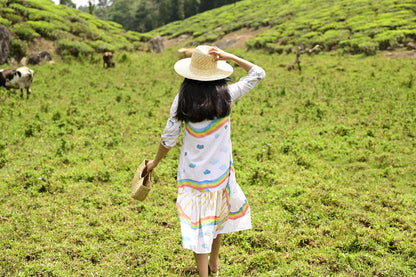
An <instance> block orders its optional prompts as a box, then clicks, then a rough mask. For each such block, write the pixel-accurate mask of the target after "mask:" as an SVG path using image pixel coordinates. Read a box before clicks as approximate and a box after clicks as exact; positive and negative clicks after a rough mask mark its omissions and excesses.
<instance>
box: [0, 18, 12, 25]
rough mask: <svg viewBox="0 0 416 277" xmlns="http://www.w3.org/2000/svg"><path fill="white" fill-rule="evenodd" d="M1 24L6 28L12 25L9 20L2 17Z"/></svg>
mask: <svg viewBox="0 0 416 277" xmlns="http://www.w3.org/2000/svg"><path fill="white" fill-rule="evenodd" d="M0 24H2V25H4V26H6V27H10V26H11V25H12V23H11V22H10V21H9V20H8V19H6V18H3V17H0Z"/></svg>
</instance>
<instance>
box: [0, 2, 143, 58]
mask: <svg viewBox="0 0 416 277" xmlns="http://www.w3.org/2000/svg"><path fill="white" fill-rule="evenodd" d="M0 24H3V25H4V26H6V27H7V28H8V29H9V30H10V31H11V33H12V36H13V40H12V53H11V56H13V57H17V58H20V57H23V56H25V55H27V54H29V53H28V52H30V49H31V48H36V45H37V44H40V43H45V41H49V42H54V45H55V46H54V48H55V49H56V50H57V52H58V53H59V54H61V55H63V56H65V55H73V56H79V55H84V56H86V55H89V54H91V53H93V52H104V51H117V50H126V51H133V50H137V49H140V48H141V47H142V42H143V41H145V40H147V39H149V38H148V37H147V36H146V35H142V34H140V33H136V32H131V31H125V30H123V28H122V26H121V25H119V24H117V23H114V22H109V21H103V20H100V19H98V18H96V17H95V16H92V15H90V14H88V13H84V12H81V11H78V10H76V9H73V8H70V7H67V6H64V5H55V4H54V3H53V2H52V0H1V1H0ZM45 44H47V43H45Z"/></svg>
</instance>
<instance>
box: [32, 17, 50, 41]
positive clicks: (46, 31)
mask: <svg viewBox="0 0 416 277" xmlns="http://www.w3.org/2000/svg"><path fill="white" fill-rule="evenodd" d="M26 23H27V24H29V26H30V27H31V28H33V29H35V30H36V32H38V33H39V34H41V35H43V36H45V37H47V38H54V37H53V33H54V31H55V29H56V25H55V24H53V23H50V22H45V21H30V20H29V21H26Z"/></svg>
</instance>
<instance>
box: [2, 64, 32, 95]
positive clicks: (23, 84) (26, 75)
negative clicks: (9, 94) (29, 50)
mask: <svg viewBox="0 0 416 277" xmlns="http://www.w3.org/2000/svg"><path fill="white" fill-rule="evenodd" d="M34 73H35V72H34V71H33V70H32V69H30V68H28V67H26V66H23V67H19V68H12V69H0V86H3V87H5V88H6V89H10V88H14V89H20V97H23V89H26V91H27V98H28V99H29V95H30V94H31V93H32V90H31V89H30V86H31V85H32V80H33V75H34Z"/></svg>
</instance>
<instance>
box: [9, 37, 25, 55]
mask: <svg viewBox="0 0 416 277" xmlns="http://www.w3.org/2000/svg"><path fill="white" fill-rule="evenodd" d="M28 49H29V47H28V45H27V42H26V41H24V40H20V39H13V40H12V48H11V52H10V56H11V57H16V58H18V59H21V58H23V57H24V56H26V55H27V51H28Z"/></svg>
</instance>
